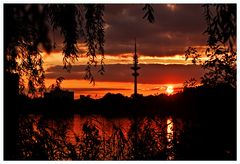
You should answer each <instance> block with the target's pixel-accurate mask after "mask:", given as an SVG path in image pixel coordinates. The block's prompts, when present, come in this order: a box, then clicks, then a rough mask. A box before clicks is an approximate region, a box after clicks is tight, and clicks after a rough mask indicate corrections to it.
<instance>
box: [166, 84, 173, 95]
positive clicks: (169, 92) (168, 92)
mask: <svg viewBox="0 0 240 164" xmlns="http://www.w3.org/2000/svg"><path fill="white" fill-rule="evenodd" d="M173 91H174V89H173V86H168V87H167V89H166V92H167V94H169V95H170V94H172V93H173Z"/></svg>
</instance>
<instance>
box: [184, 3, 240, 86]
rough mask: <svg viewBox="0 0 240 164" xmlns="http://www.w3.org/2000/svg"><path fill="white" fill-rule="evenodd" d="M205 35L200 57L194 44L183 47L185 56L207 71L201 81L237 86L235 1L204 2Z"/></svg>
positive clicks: (208, 83)
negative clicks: (206, 36)
mask: <svg viewBox="0 0 240 164" xmlns="http://www.w3.org/2000/svg"><path fill="white" fill-rule="evenodd" d="M203 7H204V9H205V10H204V14H205V19H206V22H207V29H206V31H205V33H206V34H207V35H208V40H207V48H206V51H205V55H206V57H207V58H208V59H207V60H206V61H201V60H200V57H202V56H203V55H202V54H199V53H198V51H197V49H196V48H192V47H189V48H188V49H187V50H186V51H185V56H186V60H187V59H188V58H189V57H192V58H193V60H192V62H193V63H194V64H196V63H198V64H200V65H201V66H202V67H203V68H204V69H205V70H207V71H208V72H207V73H205V75H204V76H203V77H202V83H203V84H204V85H210V86H215V85H217V84H221V83H227V84H229V85H231V86H232V87H234V88H236V60H237V52H236V5H235V4H220V5H203Z"/></svg>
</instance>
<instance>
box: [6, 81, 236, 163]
mask: <svg viewBox="0 0 240 164" xmlns="http://www.w3.org/2000/svg"><path fill="white" fill-rule="evenodd" d="M8 100H9V99H8ZM54 101H56V102H54ZM54 101H50V102H49V101H47V100H45V99H42V98H38V99H29V98H27V97H24V96H19V97H18V98H16V104H11V103H10V102H8V103H5V105H6V106H7V107H8V108H9V107H10V106H12V107H13V108H11V110H12V112H11V113H12V115H13V117H12V118H11V117H9V116H10V115H11V114H9V113H8V117H5V118H4V119H5V121H6V122H5V130H10V131H11V130H12V129H11V128H16V131H17V132H18V135H17V136H16V134H12V135H14V136H9V135H10V134H11V132H10V133H5V141H6V142H5V144H6V145H8V147H6V146H5V148H6V149H10V150H8V151H5V152H4V154H5V155H6V156H5V157H6V158H5V159H6V160H8V159H10V160H13V159H16V160H22V159H25V160H26V159H31V160H56V159H58V160H66V159H68V160H167V159H173V160H236V89H235V88H232V87H230V86H228V85H219V86H216V87H214V88H208V87H203V86H201V87H196V88H186V89H185V90H184V91H183V92H179V93H177V94H173V95H169V96H168V95H165V94H161V95H156V96H141V95H138V96H137V97H134V98H131V97H125V96H123V95H121V94H110V93H108V94H106V95H105V96H104V97H103V98H101V99H91V98H90V97H87V96H84V97H83V96H82V97H81V99H79V100H74V101H73V102H71V101H70V102H67V101H63V100H54ZM56 103H57V104H58V105H56ZM10 104H11V105H10ZM17 104H18V105H17ZM6 111H8V112H10V109H8V110H5V114H6ZM13 111H14V112H13ZM13 113H15V114H13ZM31 114H33V115H40V116H42V118H41V119H40V120H41V121H38V122H36V121H34V119H32V118H31V117H29V116H30V115H31ZM73 114H79V115H80V116H83V117H84V116H86V117H87V116H93V115H94V116H98V115H99V116H101V117H105V118H108V119H117V118H127V119H129V120H131V123H130V124H129V127H130V130H129V131H128V132H125V133H126V134H127V136H124V135H123V129H121V127H119V126H117V125H116V124H114V123H113V124H112V125H111V126H112V129H113V130H112V133H111V135H110V136H112V138H111V137H110V138H109V139H106V138H103V136H101V135H100V131H101V130H100V129H98V128H97V126H96V124H94V121H93V120H92V119H89V120H88V121H86V122H84V124H83V126H82V133H83V134H82V135H81V136H75V141H74V143H72V142H68V141H67V137H66V136H67V135H66V131H67V126H65V124H64V122H62V121H61V120H59V119H61V118H65V119H67V118H70V117H72V116H73ZM14 115H15V116H14ZM168 117H171V118H172V122H173V125H174V126H173V136H174V137H173V138H172V140H171V141H169V142H168V140H166V139H167V138H166V136H167V134H168V132H167V128H166V126H167V124H166V119H167V118H168ZM14 119H15V120H14ZM47 120H55V121H56V120H59V121H57V122H59V123H58V124H59V125H58V126H57V127H58V128H60V129H58V128H57V129H56V128H55V129H52V128H50V127H48V126H47V123H46V121H47ZM163 120H165V121H163ZM179 120H180V122H181V123H180V124H181V127H180V125H179V123H178V121H179ZM7 122H8V124H7V125H6V123H7ZM153 122H155V123H156V124H157V127H158V128H157V129H154V128H153V126H152V125H153ZM14 124H15V125H14ZM10 125H11V127H10ZM33 125H35V126H36V127H35V129H38V132H36V131H35V130H34V126H33ZM13 131H14V130H13ZM54 133H55V134H54ZM7 134H8V135H7ZM13 141H14V142H13ZM14 143H15V144H14ZM11 144H12V146H13V147H14V150H16V151H15V152H14V151H12V150H13V149H11ZM143 145H144V146H143ZM107 147H108V148H107ZM9 152H11V153H9ZM110 152H111V153H110ZM39 153H40V154H39ZM41 153H42V154H41ZM169 154H172V155H169Z"/></svg>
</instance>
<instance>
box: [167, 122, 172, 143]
mask: <svg viewBox="0 0 240 164" xmlns="http://www.w3.org/2000/svg"><path fill="white" fill-rule="evenodd" d="M172 139H173V121H172V118H169V119H167V140H168V142H170V141H171V140H172Z"/></svg>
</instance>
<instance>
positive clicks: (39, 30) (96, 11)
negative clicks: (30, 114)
mask: <svg viewBox="0 0 240 164" xmlns="http://www.w3.org/2000/svg"><path fill="white" fill-rule="evenodd" d="M103 11H104V6H103V5H93V4H91V5H73V4H59V5H57V4H54V5H47V4H46V5H37V4H34V5H22V4H20V5H12V4H6V5H4V15H5V19H4V30H5V31H4V33H5V37H4V66H5V67H4V68H5V71H6V72H11V73H18V74H19V76H20V84H21V88H22V89H21V91H24V89H25V88H24V87H25V85H24V83H25V81H26V80H27V82H28V92H29V94H32V95H36V93H37V92H43V91H44V89H45V85H44V78H45V76H44V70H43V59H42V55H41V50H40V49H39V47H40V44H41V47H42V48H43V50H44V51H46V52H50V51H51V50H52V49H53V47H54V46H55V43H54V45H53V46H52V43H51V40H50V38H49V33H50V32H51V30H53V31H54V30H59V31H60V33H61V34H62V36H63V38H64V41H63V45H64V46H63V50H62V52H63V64H64V68H65V69H66V70H68V71H70V69H71V63H74V62H75V61H76V60H77V59H78V54H79V48H78V43H79V42H82V41H85V43H86V45H87V48H88V52H87V56H88V57H89V62H88V63H87V64H88V67H87V69H86V71H87V74H86V76H85V78H86V79H90V80H91V81H93V76H92V74H91V70H90V68H91V65H92V64H93V63H94V64H97V61H96V53H99V54H101V55H102V59H101V62H100V65H101V68H100V71H99V72H100V73H101V74H103V72H104V67H103V65H104V62H103V59H104V48H103V46H104V28H103V25H104V20H103Z"/></svg>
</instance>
